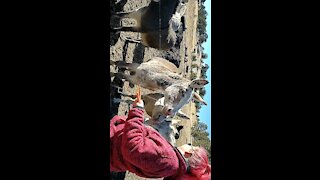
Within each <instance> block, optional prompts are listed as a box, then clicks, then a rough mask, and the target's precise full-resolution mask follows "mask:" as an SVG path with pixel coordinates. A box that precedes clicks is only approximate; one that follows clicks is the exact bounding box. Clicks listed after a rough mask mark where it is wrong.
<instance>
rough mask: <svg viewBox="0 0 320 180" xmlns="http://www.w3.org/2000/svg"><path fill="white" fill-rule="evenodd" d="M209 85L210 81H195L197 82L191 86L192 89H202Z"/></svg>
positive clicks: (192, 82)
mask: <svg viewBox="0 0 320 180" xmlns="http://www.w3.org/2000/svg"><path fill="white" fill-rule="evenodd" d="M208 83H209V81H207V80H205V79H195V80H193V81H191V84H190V85H189V86H190V87H191V88H202V87H203V86H205V85H206V84H208Z"/></svg>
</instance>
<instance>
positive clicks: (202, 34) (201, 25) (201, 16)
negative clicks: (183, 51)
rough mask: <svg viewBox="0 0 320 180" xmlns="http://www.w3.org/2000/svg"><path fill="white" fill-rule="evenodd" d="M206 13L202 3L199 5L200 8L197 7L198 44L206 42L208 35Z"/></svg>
mask: <svg viewBox="0 0 320 180" xmlns="http://www.w3.org/2000/svg"><path fill="white" fill-rule="evenodd" d="M207 15H208V13H207V11H206V9H205V6H204V5H203V3H202V4H201V6H200V7H199V12H198V26H197V30H198V32H199V41H200V44H202V43H203V42H206V41H207V38H208V35H207V30H206V27H207V21H206V20H207Z"/></svg>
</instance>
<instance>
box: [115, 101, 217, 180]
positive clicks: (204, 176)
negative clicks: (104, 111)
mask: <svg viewBox="0 0 320 180" xmlns="http://www.w3.org/2000/svg"><path fill="white" fill-rule="evenodd" d="M124 171H130V172H132V173H135V174H136V175H138V176H140V177H145V178H164V180H193V179H194V180H209V179H211V165H210V164H209V160H208V154H207V151H206V150H205V149H204V148H203V147H192V146H191V145H188V144H185V145H182V146H180V147H173V146H172V145H171V144H170V143H169V142H167V141H166V140H165V139H164V138H163V137H162V136H161V135H160V134H159V133H158V132H157V131H156V130H155V129H153V128H151V127H149V126H145V125H144V103H143V101H142V100H139V99H137V100H136V101H135V102H134V103H133V105H132V108H131V109H130V110H129V113H128V117H126V116H118V115H117V116H114V117H113V118H112V119H111V122H110V172H124Z"/></svg>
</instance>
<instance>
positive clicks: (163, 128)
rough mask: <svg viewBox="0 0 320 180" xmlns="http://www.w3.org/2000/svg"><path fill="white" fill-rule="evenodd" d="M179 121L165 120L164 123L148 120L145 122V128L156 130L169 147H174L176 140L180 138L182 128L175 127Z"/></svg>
mask: <svg viewBox="0 0 320 180" xmlns="http://www.w3.org/2000/svg"><path fill="white" fill-rule="evenodd" d="M179 122H180V120H177V119H171V118H166V119H165V120H164V121H158V120H156V119H150V120H147V121H145V124H146V125H147V126H150V127H151V128H153V129H155V130H157V131H158V132H159V133H160V134H161V135H162V137H164V138H165V139H166V140H167V141H168V142H169V143H170V144H171V145H173V146H175V145H176V139H179V137H180V130H181V129H183V126H181V125H177V124H178V123H179Z"/></svg>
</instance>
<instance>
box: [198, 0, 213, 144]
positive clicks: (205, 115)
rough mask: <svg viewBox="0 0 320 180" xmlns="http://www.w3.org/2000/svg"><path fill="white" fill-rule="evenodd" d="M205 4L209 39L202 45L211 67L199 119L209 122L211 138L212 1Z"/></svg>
mask: <svg viewBox="0 0 320 180" xmlns="http://www.w3.org/2000/svg"><path fill="white" fill-rule="evenodd" d="M204 6H205V9H206V11H207V13H208V16H207V27H206V30H207V34H208V39H207V41H206V42H205V43H203V44H202V47H203V48H204V53H206V54H207V55H208V58H207V59H204V63H206V64H208V65H209V69H208V70H207V80H208V81H209V84H207V85H206V86H205V90H206V94H205V95H204V100H205V101H206V102H207V104H208V105H207V106H205V105H202V107H201V109H200V113H199V119H200V122H203V123H205V124H207V126H208V129H207V131H208V133H209V138H210V139H211V86H212V85H213V84H212V81H211V69H212V68H211V1H210V0H206V2H204Z"/></svg>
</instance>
